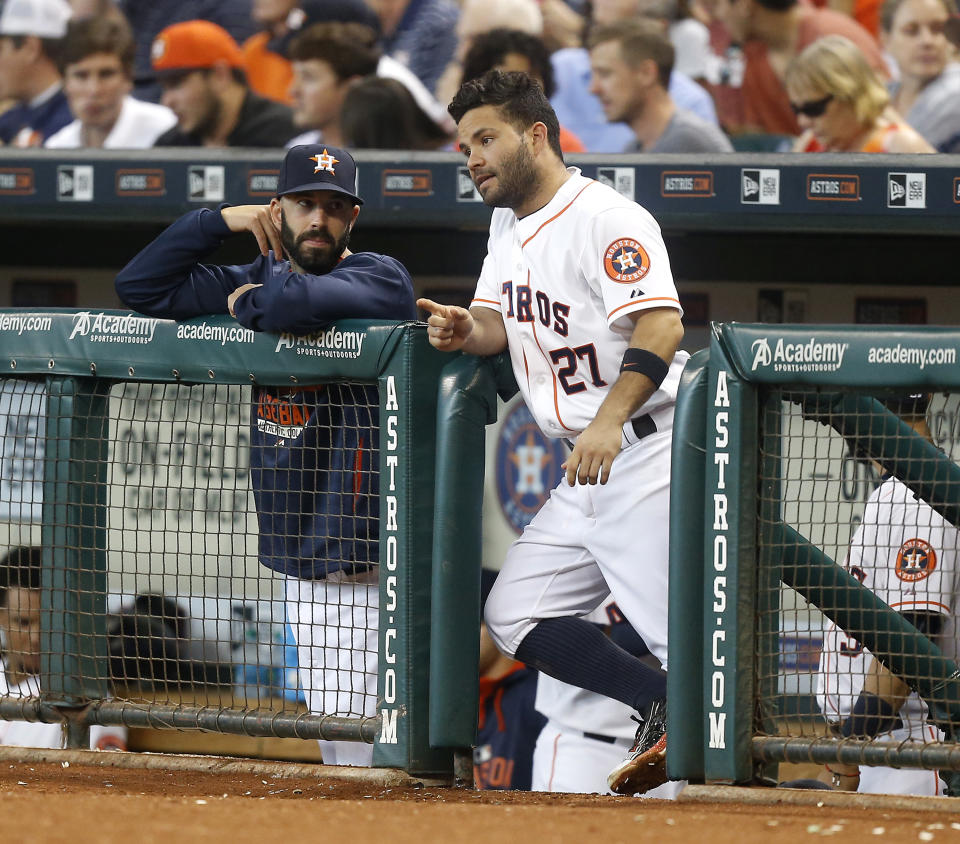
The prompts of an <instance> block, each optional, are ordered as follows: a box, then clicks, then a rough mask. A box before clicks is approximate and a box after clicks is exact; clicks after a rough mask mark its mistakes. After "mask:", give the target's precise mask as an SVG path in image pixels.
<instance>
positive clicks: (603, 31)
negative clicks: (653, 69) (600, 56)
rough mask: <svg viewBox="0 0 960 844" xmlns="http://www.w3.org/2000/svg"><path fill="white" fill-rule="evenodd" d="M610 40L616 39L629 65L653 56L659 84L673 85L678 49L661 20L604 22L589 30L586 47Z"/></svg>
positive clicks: (667, 86) (592, 46) (635, 65)
mask: <svg viewBox="0 0 960 844" xmlns="http://www.w3.org/2000/svg"><path fill="white" fill-rule="evenodd" d="M608 41H616V42H617V44H618V45H619V46H620V57H621V59H623V61H624V62H625V63H626V64H627V65H629V66H630V67H637V66H638V65H639V64H640V62H643V61H646V60H647V59H652V60H653V62H654V64H656V66H657V78H658V79H659V80H660V84H661V85H662V86H663V87H664V88H669V87H670V74H671V73H672V72H673V63H674V60H675V59H676V50H674V48H673V44H671V43H670V39H669V38H668V37H667V35H666V33H665V32H664V31H663V27H662V26H660V24H658V23H656V22H654V21H652V20H646V19H644V18H637V19H635V20H628V21H616V22H615V23H606V24H601V25H599V26H596V27H594V28H593V29H591V30H590V35H589V37H588V38H587V47H588V48H589V49H591V50H592V49H593V48H594V47H596V46H597V45H598V44H606V43H607V42H608Z"/></svg>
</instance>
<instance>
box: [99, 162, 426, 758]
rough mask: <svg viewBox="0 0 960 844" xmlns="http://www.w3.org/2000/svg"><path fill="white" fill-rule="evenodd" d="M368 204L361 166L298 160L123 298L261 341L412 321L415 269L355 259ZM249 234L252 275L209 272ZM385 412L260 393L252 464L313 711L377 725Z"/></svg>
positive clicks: (156, 259)
mask: <svg viewBox="0 0 960 844" xmlns="http://www.w3.org/2000/svg"><path fill="white" fill-rule="evenodd" d="M362 202H363V201H362V200H361V199H360V197H359V196H357V188H356V165H355V163H354V161H353V158H352V157H351V155H350V153H349V152H347V151H346V150H345V149H341V148H336V147H333V146H329V145H323V144H320V145H306V146H296V147H293V148H291V149H290V150H289V151H288V152H287V154H286V157H285V158H284V162H283V166H282V168H281V170H280V177H279V184H278V190H277V196H276V198H274V199H272V200H271V201H270V204H269V205H266V206H260V205H240V206H232V207H231V206H225V207H222V208H220V209H219V210H211V209H199V210H196V211H191V212H189V213H187V214H185V215H184V216H183V217H181V218H180V219H179V220H177V221H176V222H175V223H174V224H173V225H171V226H170V227H169V228H168V229H166V230H165V231H164V232H163V233H161V234H160V236H159V237H157V239H156V240H154V241H153V242H152V243H151V244H149V245H148V246H147V247H146V248H145V249H144V250H143V251H142V252H140V253H139V254H138V255H137V256H136V257H135V258H134V259H133V260H132V261H131V262H130V263H129V264H128V265H127V266H126V267H124V269H123V270H121V272H120V274H119V275H118V276H117V279H116V288H117V293H118V294H119V296H120V298H121V300H123V301H124V302H125V303H126V304H127V305H128V306H129V307H131V308H134V309H136V310H137V311H140V312H141V313H145V314H148V315H150V316H154V317H162V318H172V319H186V318H188V317H194V316H200V315H204V314H214V313H221V314H223V313H229V314H231V315H233V316H234V317H235V318H236V319H237V321H238V322H239V323H240V324H241V325H243V326H245V327H247V328H252V329H254V330H256V331H276V332H288V333H292V334H300V335H302V334H309V333H311V332H316V331H319V330H321V329H324V328H326V327H327V325H328V324H329V323H330V322H331V321H333V320H337V319H343V318H359V319H415V318H416V308H415V306H414V299H413V284H412V282H411V280H410V276H409V274H408V273H407V271H406V269H405V268H404V267H403V265H402V264H400V262H398V261H397V260H395V259H393V258H390V257H388V256H385V255H378V254H375V253H372V252H359V253H353V252H351V251H350V249H349V239H350V233H351V230H352V228H353V225H354V223H355V222H356V219H357V216H358V215H359V213H360V205H361V204H362ZM242 232H250V233H252V234H253V235H254V237H255V238H256V240H257V243H258V245H259V247H260V253H261V254H260V257H258V258H257V259H256V260H255V261H254V262H253V263H252V264H246V265H241V266H219V265H210V264H202V263H201V260H202V259H203V258H204V257H205V256H206V255H208V254H210V253H211V252H212V251H213V250H215V249H216V248H217V247H218V246H219V245H220V244H221V243H222V241H223V240H224V239H225V238H227V237H229V236H231V235H232V234H234V233H242ZM378 408H379V401H378V397H377V392H376V389H375V388H373V387H369V386H359V385H356V384H328V385H322V386H315V387H296V388H293V389H283V388H268V387H257V388H255V401H254V403H253V408H252V414H251V425H250V431H251V453H250V465H251V485H252V487H253V494H254V500H255V503H256V508H257V518H258V523H259V528H260V538H259V557H260V562H261V563H262V564H263V565H265V566H267V567H268V568H271V569H273V570H275V571H277V572H280V573H281V574H283V575H285V576H286V578H287V587H286V598H287V615H288V619H289V621H290V624H291V626H292V628H293V630H294V634H295V636H296V639H297V644H298V651H299V654H300V674H301V680H302V682H303V685H304V690H305V692H306V695H307V701H308V704H309V706H310V710H311V711H312V712H317V713H325V714H328V715H344V716H355V717H359V716H371V715H374V714H375V711H376V708H375V703H376V682H377V665H376V659H377V625H378V595H377V588H376V583H377V573H376V562H377V559H378V535H379V534H378V511H377V494H378V489H379V486H378V475H377V469H378V459H377V448H378V442H379V419H378ZM321 747H322V748H323V757H324V760H325V761H326V762H328V763H331V764H335V763H341V764H358V765H363V764H366V765H369V764H370V761H371V759H372V748H371V746H370V745H358V744H353V743H350V742H321Z"/></svg>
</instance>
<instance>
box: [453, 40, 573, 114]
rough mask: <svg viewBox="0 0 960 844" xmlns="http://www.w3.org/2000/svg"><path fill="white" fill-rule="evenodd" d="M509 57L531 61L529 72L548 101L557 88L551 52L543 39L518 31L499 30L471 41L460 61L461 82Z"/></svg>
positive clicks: (481, 74)
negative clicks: (539, 85) (541, 86)
mask: <svg viewBox="0 0 960 844" xmlns="http://www.w3.org/2000/svg"><path fill="white" fill-rule="evenodd" d="M511 54H516V55H519V56H526V57H527V58H528V59H529V60H530V69H531V70H532V71H533V73H534V74H535V75H536V76H538V77H539V78H540V79H541V80H542V81H543V93H544V94H546V95H547V98H550V97H552V96H553V92H554V91H555V90H556V85H555V84H554V81H553V64H552V63H551V61H550V51H549V50H548V49H547V45H546V44H544V43H543V39H542V38H537V36H536V35H531V34H530V33H529V32H523V31H522V30H519V29H506V28H505V27H498V28H497V29H491V30H490V31H489V32H484V33H481V34H480V35H478V36H477V37H476V38H474V39H473V43H472V44H471V45H470V49H469V50H467V55H466V56H465V57H464V59H463V81H464V82H469V81H470V80H471V79H476V78H477V77H480V76H483V74H485V73H486V72H487V71H488V70H491V69H493V67H494V66H496V65H498V64H500V63H502V62H503V60H504V59H505V58H506V57H507V56H509V55H511Z"/></svg>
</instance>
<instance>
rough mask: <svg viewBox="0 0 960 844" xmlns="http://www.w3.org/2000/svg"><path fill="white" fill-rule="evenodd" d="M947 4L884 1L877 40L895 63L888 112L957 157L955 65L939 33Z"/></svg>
mask: <svg viewBox="0 0 960 844" xmlns="http://www.w3.org/2000/svg"><path fill="white" fill-rule="evenodd" d="M954 14H955V11H954V8H953V5H952V3H951V0H887V2H886V3H885V4H884V5H883V9H882V11H881V15H880V23H881V27H882V35H881V40H882V42H883V46H884V47H885V48H886V50H887V53H888V54H889V55H890V56H891V57H892V58H893V59H894V61H895V62H896V63H897V69H898V70H899V80H898V81H897V82H894V83H892V84H891V86H890V91H891V97H892V103H893V107H894V108H895V109H896V110H897V111H898V112H899V113H900V114H902V115H904V116H905V118H906V120H907V122H908V123H909V124H910V125H911V126H912V127H913V128H914V129H916V130H917V131H918V132H919V133H920V134H921V135H923V137H924V138H926V140H927V141H929V143H930V144H931V145H932V146H933V147H934V148H935V149H936V150H937V152H960V64H957V63H956V62H955V61H954V58H955V57H954V52H953V45H952V44H951V43H950V42H949V41H948V40H947V35H946V32H945V29H946V26H947V21H948V20H949V19H950V17H951V15H954Z"/></svg>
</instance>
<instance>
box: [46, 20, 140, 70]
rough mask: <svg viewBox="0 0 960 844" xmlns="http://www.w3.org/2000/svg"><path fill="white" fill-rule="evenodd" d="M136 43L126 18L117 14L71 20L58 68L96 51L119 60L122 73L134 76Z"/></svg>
mask: <svg viewBox="0 0 960 844" xmlns="http://www.w3.org/2000/svg"><path fill="white" fill-rule="evenodd" d="M135 50H136V45H135V43H134V40H133V32H132V30H131V29H130V25H129V24H128V23H127V22H126V20H124V19H122V18H116V17H93V18H80V19H79V20H71V21H70V23H68V24H67V34H66V35H64V37H63V45H62V48H61V50H60V71H61V72H65V71H66V69H67V67H68V66H70V65H72V64H76V63H77V62H80V61H83V60H84V59H85V58H87V57H88V56H93V55H96V54H97V53H108V54H110V55H112V56H116V57H117V58H119V59H120V65H121V66H122V67H123V72H124V74H126V76H128V77H129V78H131V79H132V78H133V57H134V52H135Z"/></svg>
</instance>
